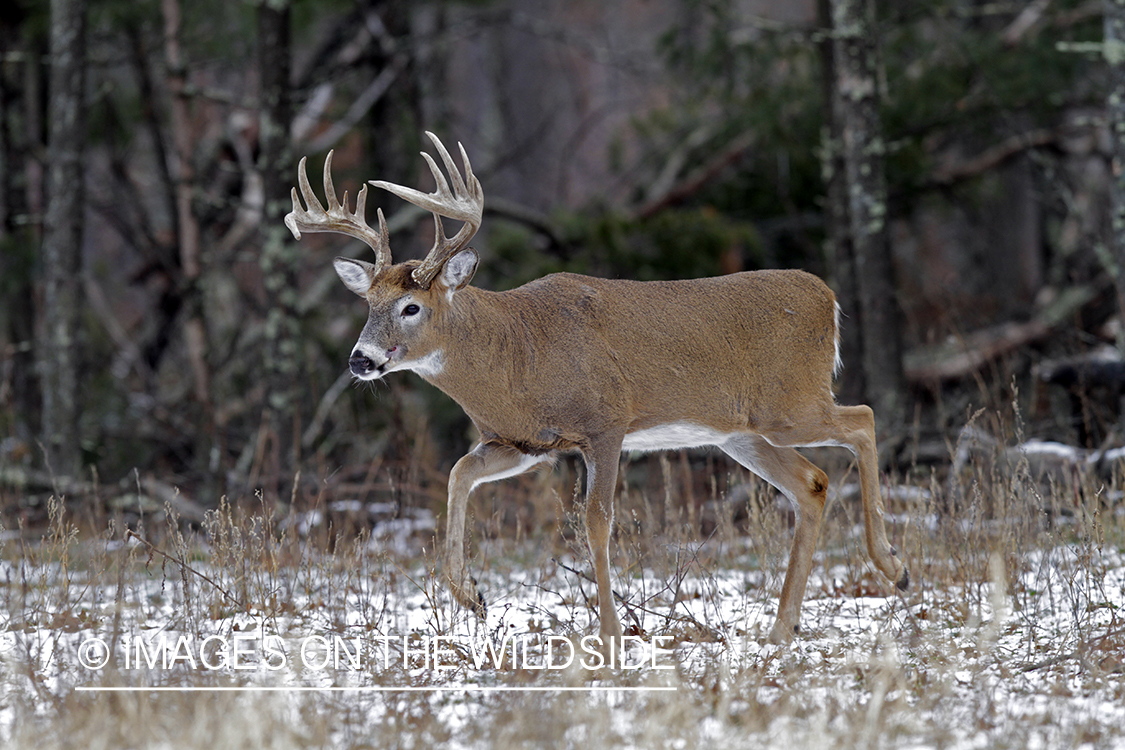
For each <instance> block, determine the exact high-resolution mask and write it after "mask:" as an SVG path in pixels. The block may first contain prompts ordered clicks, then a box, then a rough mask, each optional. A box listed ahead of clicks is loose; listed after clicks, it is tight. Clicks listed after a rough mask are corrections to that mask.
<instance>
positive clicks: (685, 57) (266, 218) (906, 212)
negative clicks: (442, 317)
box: [0, 0, 1125, 525]
mask: <svg viewBox="0 0 1125 750" xmlns="http://www.w3.org/2000/svg"><path fill="white" fill-rule="evenodd" d="M1114 6H1115V4H1114V3H1111V2H1105V3H1103V2H1100V1H1099V0H1094V1H1090V0H1032V1H1031V2H1013V3H1004V2H1000V3H996V2H978V1H977V0H938V1H936V2H926V3H897V2H875V3H864V2H848V1H846V0H831V1H830V0H822V1H821V2H816V0H803V1H799V2H793V1H790V0H787V1H785V2H778V1H777V0H742V1H737V0H711V1H709V2H704V1H702V0H627V1H622V2H600V1H596V0H579V1H577V2H567V3H557V2H546V1H538V0H537V1H533V2H527V1H526V0H521V1H520V2H516V1H515V0H510V1H501V0H497V1H495V2H488V1H483V0H482V1H479V2H443V1H434V2H410V1H408V0H385V1H375V0H352V1H346V0H328V1H322V2H317V3H312V2H307V0H291V1H290V2H286V1H284V0H282V1H275V0H271V1H268V2H235V3H230V2H214V1H213V0H194V1H193V2H190V3H184V2H180V0H142V1H140V2H136V1H133V0H129V1H128V2H126V1H124V0H122V1H115V0H102V1H101V2H86V0H53V1H52V2H46V1H45V0H16V1H15V2H6V3H4V4H3V7H2V10H0V53H2V62H0V507H3V510H4V514H5V516H6V517H9V518H15V519H18V522H19V523H26V524H34V523H36V522H37V521H42V520H43V519H44V518H45V517H46V514H47V505H48V504H47V498H48V497H49V496H51V495H66V496H67V497H68V498H69V499H76V498H83V497H96V498H98V499H99V503H98V505H100V506H101V505H104V506H108V507H112V508H114V509H116V510H128V511H134V512H135V511H143V510H144V509H145V508H146V507H158V508H159V507H162V506H163V504H164V503H165V502H170V503H172V505H173V507H174V508H175V510H176V511H177V512H178V513H180V514H181V515H182V516H184V517H185V518H187V519H188V520H198V519H199V518H201V517H202V510H203V509H205V508H210V507H214V506H216V505H217V504H218V502H219V499H220V498H221V497H223V496H226V497H229V498H232V499H234V500H239V499H248V498H255V497H259V498H262V499H265V500H266V501H268V502H269V503H271V504H272V503H277V504H280V505H282V506H284V505H286V504H288V503H290V502H294V503H300V504H304V505H310V504H315V503H318V502H321V501H322V500H323V499H324V498H326V497H327V498H338V497H350V496H354V495H357V494H358V495H360V496H363V497H365V498H368V499H385V500H388V501H390V502H393V503H394V504H395V505H396V507H399V508H403V507H412V506H426V507H430V508H431V509H432V510H434V511H438V512H440V511H441V510H442V509H443V504H444V482H445V477H446V475H447V472H448V469H449V467H450V466H451V465H452V463H453V461H455V460H456V458H457V457H459V456H460V455H462V454H463V453H464V452H465V451H466V450H467V449H468V447H469V446H470V445H471V444H472V442H473V440H474V439H475V435H474V433H473V431H472V426H471V424H470V423H469V422H468V420H467V418H466V417H465V416H464V415H463V414H462V413H460V410H459V409H457V407H456V406H455V405H454V404H453V403H452V402H451V401H449V400H448V399H447V398H445V397H444V396H443V395H441V394H440V393H437V392H436V391H434V390H433V389H431V388H429V387H428V386H427V385H426V384H424V383H423V382H421V381H420V380H419V379H417V378H415V377H413V376H411V375H401V376H395V377H391V378H388V379H387V380H386V381H381V382H379V383H378V384H377V385H375V386H374V387H366V386H365V387H356V386H354V385H353V382H352V380H351V378H350V375H349V374H348V372H347V358H348V354H349V352H350V349H351V347H352V345H353V344H354V341H355V339H356V336H357V335H358V332H359V330H360V329H361V327H362V325H363V321H364V320H365V316H366V308H365V305H364V304H363V303H362V301H360V300H357V299H356V298H355V297H354V296H353V295H351V294H350V293H348V292H347V291H346V290H345V289H344V288H343V287H342V286H341V285H340V284H339V281H338V280H337V279H336V277H335V274H334V272H333V270H332V267H331V263H330V260H331V258H332V257H333V256H334V255H336V254H351V255H353V256H356V257H365V255H364V253H365V249H364V248H361V247H360V246H359V245H358V243H355V242H352V243H350V244H348V243H346V242H344V241H343V239H342V238H339V237H325V236H323V235H317V236H315V237H310V238H306V239H305V240H303V241H302V242H301V243H300V244H298V243H296V242H295V241H294V240H293V239H292V237H291V236H290V235H289V234H288V232H287V231H286V230H285V227H284V226H283V224H282V222H281V217H282V216H283V215H284V214H285V213H286V212H287V211H288V210H289V208H290V202H289V201H290V198H289V191H290V188H291V187H292V186H293V185H294V184H295V181H296V164H297V161H298V159H299V158H300V157H301V156H306V155H307V156H308V157H309V165H310V173H311V174H312V176H313V181H314V183H315V182H317V180H316V175H317V173H318V172H319V169H320V165H321V164H322V163H323V159H324V156H325V154H326V153H327V151H328V150H329V149H335V151H336V156H335V162H334V174H335V180H336V185H337V187H338V189H339V190H340V191H341V192H342V191H343V190H344V189H348V190H349V193H350V194H351V195H353V196H354V195H355V194H356V192H357V189H358V188H359V187H360V186H361V185H362V184H363V183H364V182H365V181H366V180H368V179H383V180H389V181H392V182H397V183H401V184H406V185H412V186H416V187H419V188H420V189H423V190H430V189H431V188H432V186H431V185H430V183H429V180H430V179H431V178H430V177H429V175H428V174H427V173H426V172H425V167H424V164H423V162H422V160H421V159H420V158H419V156H418V151H419V150H420V149H422V148H423V147H424V146H425V143H424V141H423V137H422V136H423V131H424V130H432V131H434V132H435V133H437V134H438V135H439V136H440V137H441V138H442V139H443V140H444V141H445V142H446V143H447V144H452V143H455V142H457V141H460V142H462V143H463V144H464V146H465V148H466V150H467V151H468V153H469V155H470V157H471V159H472V160H473V166H474V171H475V172H476V174H477V175H478V176H479V177H480V179H481V182H482V183H483V185H484V190H485V196H486V198H485V200H486V203H485V211H486V213H485V220H484V227H483V229H482V231H481V234H480V236H479V237H478V238H477V240H476V241H475V243H474V245H475V246H476V247H477V248H478V250H479V251H480V252H481V253H482V259H483V260H482V263H481V269H480V271H479V273H478V274H477V278H476V281H475V282H474V283H476V284H478V285H480V286H482V287H485V288H490V289H506V288H511V287H514V286H517V285H519V284H521V283H524V282H526V281H529V280H531V279H533V278H536V277H538V276H541V275H543V274H545V273H548V272H552V271H561V270H568V271H576V272H581V273H589V274H594V275H600V276H610V277H627V278H639V279H660V278H683V277H697V276H706V275H714V274H719V273H728V272H732V271H737V270H745V269H756V268H770V267H796V268H805V269H807V270H810V271H812V272H814V273H817V274H818V275H820V276H822V277H824V278H826V279H827V280H828V281H829V283H830V284H831V285H832V286H833V287H834V288H835V289H836V290H837V293H838V295H839V297H840V301H841V304H842V306H843V308H844V312H845V315H846V317H845V318H844V321H843V330H844V336H845V341H844V345H845V348H844V359H845V365H846V367H845V370H844V373H843V376H842V379H841V381H840V384H839V398H840V400H841V401H842V402H845V403H858V402H868V403H871V404H872V405H873V406H874V407H875V408H876V411H877V413H878V415H879V418H880V425H879V428H880V433H881V438H882V442H883V444H884V446H885V450H884V459H885V461H886V462H887V463H888V465H890V464H896V465H899V466H910V467H914V469H918V468H919V467H923V469H922V470H928V469H925V468H924V467H926V466H927V465H929V464H932V463H935V462H939V461H945V462H948V459H949V447H950V445H951V444H952V441H954V440H956V435H957V431H958V430H959V429H960V428H962V427H963V426H964V425H965V424H966V423H968V422H970V420H971V419H972V417H973V415H974V414H975V413H976V412H977V410H978V409H981V408H985V409H989V410H993V412H994V413H999V411H1000V410H1002V411H1004V413H1011V410H1010V409H1009V407H1010V405H1011V404H1013V403H1016V404H1017V406H1018V409H1017V411H1018V412H1019V413H1020V414H1022V418H1023V419H1026V421H1027V423H1026V425H1021V428H1020V429H1021V430H1026V431H1027V432H1028V433H1029V434H1032V435H1037V436H1042V437H1047V438H1052V439H1056V440H1060V441H1064V442H1068V443H1071V444H1075V445H1081V446H1083V447H1090V448H1093V447H1103V446H1106V445H1110V444H1116V443H1119V442H1120V441H1121V436H1120V432H1119V431H1118V428H1117V425H1118V415H1119V411H1120V409H1119V397H1120V392H1121V389H1120V387H1119V384H1118V381H1116V380H1115V373H1118V372H1119V371H1120V370H1121V368H1120V365H1119V358H1118V356H1117V354H1116V351H1117V350H1116V348H1115V342H1116V339H1117V338H1119V337H1120V335H1121V334H1120V331H1121V327H1120V323H1119V319H1118V318H1117V317H1116V313H1117V309H1118V303H1117V300H1118V298H1119V294H1118V293H1117V291H1116V289H1117V288H1118V283H1117V278H1118V276H1119V275H1120V273H1121V270H1120V269H1122V268H1125V263H1123V262H1122V260H1121V255H1120V249H1119V248H1120V246H1121V243H1120V242H1118V241H1117V239H1116V238H1115V230H1117V231H1122V232H1125V222H1123V221H1117V222H1115V221H1114V220H1113V215H1114V211H1115V208H1114V207H1115V205H1117V204H1118V203H1120V201H1118V200H1117V198H1116V196H1117V195H1118V193H1119V192H1120V191H1119V190H1118V187H1117V181H1118V178H1120V177H1121V173H1122V170H1121V169H1120V167H1119V166H1115V164H1117V163H1118V162H1115V154H1116V153H1117V149H1118V138H1117V137H1116V134H1118V133H1122V132H1125V129H1122V128H1118V127H1116V126H1115V125H1114V124H1113V123H1114V122H1116V120H1115V118H1117V117H1118V113H1117V111H1116V109H1117V108H1118V107H1119V106H1125V96H1121V95H1118V94H1116V93H1115V91H1116V90H1117V89H1115V86H1116V85H1117V81H1118V78H1119V69H1120V67H1121V64H1122V59H1119V58H1123V57H1125V56H1123V55H1120V54H1119V50H1120V49H1121V47H1120V44H1121V43H1120V42H1116V41H1114V39H1115V38H1116V37H1115V36H1114V34H1115V33H1116V31H1115V29H1117V28H1118V26H1116V25H1115V24H1120V21H1119V20H1117V19H1116V18H1115V16H1114V15H1113V14H1114V13H1116V12H1117V11H1116V10H1115V8H1114ZM1103 37H1104V38H1106V39H1108V41H1106V42H1105V44H1103V43H1102V42H1103ZM376 205H378V206H381V207H383V209H384V211H385V212H386V213H387V215H388V216H389V217H390V219H389V221H390V226H391V229H392V232H393V238H392V246H393V248H394V252H395V257H396V260H403V259H406V258H409V257H420V256H421V255H422V254H423V253H424V251H425V249H426V248H428V247H429V244H430V242H431V240H432V223H431V222H430V221H429V220H428V216H426V215H423V214H422V213H421V212H419V211H417V210H415V209H412V208H411V207H408V206H406V205H404V204H403V203H402V202H401V201H397V200H396V199H393V198H392V197H391V196H389V195H386V194H382V193H379V192H378V191H376V192H373V193H372V195H371V196H370V197H369V198H368V210H369V214H371V213H372V212H373V210H374V207H375V206H376ZM685 335H690V332H685ZM1091 362H1093V363H1095V364H1097V366H1096V367H1095V366H1092V365H1090V363H1091ZM684 460H685V461H686V460H687V459H684ZM692 460H699V459H692ZM706 460H707V461H710V462H712V463H714V462H717V461H720V460H721V459H719V458H718V457H715V456H711V457H709V458H707V459H706ZM685 466H686V464H685ZM664 469H665V471H664V472H663V473H664V475H665V477H667V470H666V469H667V465H666V464H665V466H664ZM652 474H653V475H654V476H657V477H659V475H660V474H661V471H660V470H655V471H653V472H652ZM709 475H710V476H714V472H711V473H710V474H709ZM688 494H689V495H690V491H689V493H688ZM703 494H706V493H703ZM13 525H14V524H13Z"/></svg>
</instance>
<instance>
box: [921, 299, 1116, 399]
mask: <svg viewBox="0 0 1125 750" xmlns="http://www.w3.org/2000/svg"><path fill="white" fill-rule="evenodd" d="M1099 295H1100V290H1099V289H1097V288H1095V287H1094V286H1090V285H1083V286H1074V287H1070V288H1068V289H1064V290H1063V291H1062V292H1061V293H1060V294H1059V296H1058V297H1057V298H1056V299H1055V300H1054V302H1052V303H1051V304H1049V305H1047V306H1046V307H1044V308H1043V309H1042V310H1040V311H1038V312H1037V313H1036V314H1035V316H1034V317H1033V318H1032V319H1031V320H1028V321H1026V322H1022V323H1016V322H1008V323H1001V324H1000V325H996V326H992V327H989V328H984V329H981V330H979V331H974V332H972V333H970V334H967V335H965V336H961V337H957V338H955V339H951V340H949V341H946V342H944V343H941V344H936V345H933V346H922V347H918V348H916V349H913V350H911V351H910V352H907V354H906V356H905V357H904V358H903V369H904V371H905V374H906V379H907V381H909V382H911V383H914V384H932V383H940V382H944V381H949V380H959V379H961V378H964V377H968V376H969V375H972V374H973V373H975V372H977V371H978V370H980V369H981V368H982V367H983V366H985V365H986V364H988V363H989V362H992V361H993V360H996V359H998V358H1000V357H1002V356H1004V355H1005V354H1009V353H1011V352H1014V351H1016V350H1017V349H1020V348H1021V347H1024V346H1027V345H1028V344H1031V343H1034V342H1037V341H1041V340H1043V339H1045V338H1047V337H1048V336H1050V335H1051V334H1052V333H1053V332H1054V331H1055V330H1057V329H1058V328H1059V327H1060V326H1062V325H1063V324H1065V323H1068V322H1070V321H1071V320H1073V319H1074V316H1075V315H1076V314H1078V313H1079V312H1081V311H1082V310H1083V309H1084V308H1085V307H1087V306H1088V305H1090V304H1091V303H1092V302H1094V301H1095V300H1097V299H1098V297H1099Z"/></svg>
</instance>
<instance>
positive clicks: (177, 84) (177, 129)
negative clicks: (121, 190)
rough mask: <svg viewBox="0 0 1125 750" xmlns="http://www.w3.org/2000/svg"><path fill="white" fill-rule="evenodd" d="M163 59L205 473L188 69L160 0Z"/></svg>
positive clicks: (213, 439) (173, 22) (207, 378)
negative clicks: (170, 110)
mask: <svg viewBox="0 0 1125 750" xmlns="http://www.w3.org/2000/svg"><path fill="white" fill-rule="evenodd" d="M161 9H162V11H163V16H164V60H165V63H166V65H167V66H168V88H169V90H170V92H171V94H172V105H171V106H172V122H171V127H172V144H173V149H172V150H173V160H174V169H173V170H171V172H172V175H173V179H174V181H175V182H174V184H175V207H176V211H175V214H174V216H175V218H174V225H175V228H176V242H177V245H178V246H179V261H180V274H181V276H180V283H181V284H182V286H183V290H184V291H183V294H184V308H185V313H186V314H185V320H184V341H185V345H186V348H187V357H188V367H189V368H190V370H191V378H192V396H193V397H194V400H195V402H196V404H198V406H199V410H200V425H199V427H200V429H199V430H198V433H197V435H196V441H195V457H196V465H197V467H198V468H199V470H200V471H201V472H202V473H204V474H208V473H209V469H213V468H217V467H215V466H212V461H211V457H212V454H213V452H214V451H213V449H214V448H215V447H216V446H217V445H218V434H217V430H216V427H215V421H214V414H215V410H214V404H213V403H212V401H211V370H210V366H209V365H208V362H207V328H206V325H205V324H204V319H203V294H202V290H201V289H200V283H201V276H202V274H203V264H202V260H201V250H202V247H201V239H200V231H199V221H198V219H197V217H196V215H195V211H194V210H193V208H192V192H193V190H194V187H195V173H194V169H193V166H192V156H193V143H192V136H191V129H190V128H191V115H192V112H191V99H190V96H189V94H188V91H187V69H186V68H185V66H184V61H183V57H182V55H181V53H180V3H179V0H163V2H162V3H161Z"/></svg>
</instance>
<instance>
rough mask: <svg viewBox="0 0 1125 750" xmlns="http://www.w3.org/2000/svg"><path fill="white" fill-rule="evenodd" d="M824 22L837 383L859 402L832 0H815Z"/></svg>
mask: <svg viewBox="0 0 1125 750" xmlns="http://www.w3.org/2000/svg"><path fill="white" fill-rule="evenodd" d="M817 13H818V15H819V21H820V26H821V28H822V29H824V30H825V31H827V32H829V33H825V34H824V36H823V40H822V41H821V42H820V62H821V72H822V80H823V88H824V111H825V126H824V128H823V132H822V143H821V172H822V174H823V177H824V187H825V210H824V214H825V216H824V220H825V228H826V232H825V235H826V239H825V244H826V247H825V250H826V254H827V256H828V262H829V264H830V267H831V269H832V275H833V276H834V282H835V287H836V298H837V300H838V302H839V304H840V313H841V315H840V358H841V360H842V361H843V363H844V369H843V371H842V372H841V373H840V376H839V380H838V385H837V389H838V390H837V397H838V398H839V399H840V401H841V402H842V403H845V404H857V403H860V402H861V401H863V400H864V398H865V397H866V387H865V383H864V377H863V340H862V337H861V331H862V324H863V319H862V317H861V316H860V310H859V290H858V289H857V287H856V278H855V248H854V246H853V245H852V235H851V232H850V231H849V224H848V221H849V220H848V216H849V211H848V193H847V184H846V180H845V178H846V174H845V171H844V149H843V142H842V138H841V131H842V129H843V127H842V124H841V121H842V117H843V114H842V108H843V102H842V100H841V97H840V95H839V87H838V86H837V85H836V63H835V43H834V41H833V36H832V34H831V33H830V30H831V28H832V2H831V0H817Z"/></svg>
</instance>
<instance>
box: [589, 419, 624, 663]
mask: <svg viewBox="0 0 1125 750" xmlns="http://www.w3.org/2000/svg"><path fill="white" fill-rule="evenodd" d="M623 439H624V436H623V435H615V436H609V437H603V438H602V439H601V440H599V441H598V442H597V443H595V444H594V445H593V446H592V447H591V448H590V450H589V451H588V452H584V454H583V458H584V459H585V462H586V541H587V543H588V544H589V545H590V555H591V557H592V558H593V561H594V580H595V581H596V583H597V587H598V618H599V620H600V623H601V625H600V628H599V631H598V633H599V635H600V636H601V639H602V647H603V649H604V650H605V651H606V652H607V653H608V652H609V651H610V650H611V649H612V648H613V646H612V645H611V644H613V643H616V644H618V646H619V645H620V644H621V635H622V633H621V621H620V620H618V619H617V609H616V607H615V606H614V602H613V585H612V580H611V571H610V567H609V539H610V536H611V535H612V532H613V495H614V492H615V491H616V489H617V466H618V463H619V462H620V460H621V441H622V440H623Z"/></svg>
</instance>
